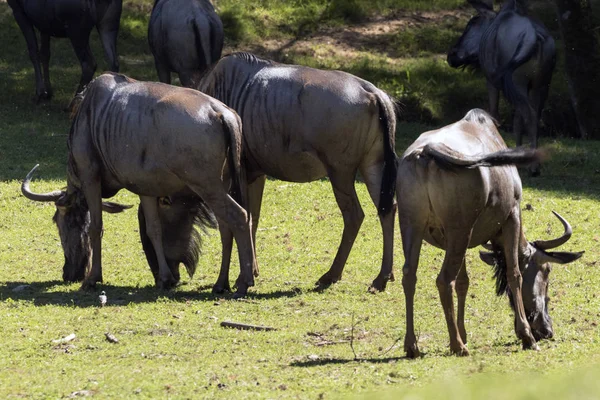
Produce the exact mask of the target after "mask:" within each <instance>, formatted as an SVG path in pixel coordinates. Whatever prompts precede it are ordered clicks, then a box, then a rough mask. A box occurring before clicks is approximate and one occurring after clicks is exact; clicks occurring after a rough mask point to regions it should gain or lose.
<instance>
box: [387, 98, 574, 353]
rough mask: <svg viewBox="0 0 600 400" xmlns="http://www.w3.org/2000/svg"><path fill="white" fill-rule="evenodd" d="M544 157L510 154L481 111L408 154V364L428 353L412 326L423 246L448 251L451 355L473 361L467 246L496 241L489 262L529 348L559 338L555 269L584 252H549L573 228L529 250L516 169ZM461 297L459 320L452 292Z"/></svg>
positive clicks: (401, 201) (404, 203)
mask: <svg viewBox="0 0 600 400" xmlns="http://www.w3.org/2000/svg"><path fill="white" fill-rule="evenodd" d="M538 157H539V150H533V149H527V150H523V149H522V148H516V149H507V147H506V145H505V143H504V141H503V140H502V137H501V136H500V135H499V134H498V131H497V130H496V126H495V124H494V122H493V120H492V118H491V117H490V116H489V114H487V113H486V112H485V111H482V110H478V109H474V110H471V111H469V112H468V113H467V115H466V116H465V117H464V118H463V119H462V120H460V121H458V122H456V123H454V124H451V125H448V126H445V127H443V128H441V129H437V130H434V131H429V132H425V133H423V134H422V135H421V136H420V137H419V138H418V139H417V140H416V141H415V142H414V143H413V144H412V145H411V146H410V147H409V148H408V149H407V150H406V152H405V153H404V154H403V155H402V157H401V159H400V162H399V165H398V180H397V196H398V216H399V219H400V232H401V234H402V247H403V250H404V256H405V259H406V260H405V264H404V268H403V277H402V286H403V287H404V295H405V297H406V336H405V339H404V349H405V351H406V353H407V356H408V357H416V356H418V355H419V349H418V347H417V341H416V337H415V331H414V323H413V299H414V294H415V284H416V281H417V276H416V273H417V266H418V263H419V253H420V250H421V244H422V242H423V240H426V241H427V242H428V243H430V244H432V245H434V246H436V247H439V248H441V249H443V250H445V251H446V255H445V257H444V262H443V264H442V269H441V271H440V274H439V275H438V278H437V287H438V290H439V293H440V300H441V303H442V307H443V308H444V314H445V316H446V323H447V325H448V332H449V334H450V350H451V351H452V353H455V354H458V355H468V354H469V352H468V350H467V348H466V346H465V344H466V343H467V334H466V330H465V321H464V317H465V314H464V312H465V300H466V297H467V290H468V288H469V277H468V275H467V269H466V265H465V252H466V251H467V248H470V247H475V246H479V245H481V244H485V243H487V242H488V241H491V249H493V252H491V253H483V252H482V253H481V258H482V259H483V260H484V261H485V262H487V263H490V264H493V265H495V276H496V280H497V282H496V288H497V293H498V294H499V295H500V294H504V293H507V294H508V296H509V298H510V299H511V300H510V304H511V306H512V307H513V309H514V312H515V331H516V334H517V336H518V337H519V338H520V339H521V340H522V342H523V347H524V348H530V349H537V348H538V346H537V344H536V339H537V340H539V339H542V338H546V337H551V336H552V334H553V332H552V320H551V319H550V316H549V315H548V308H547V305H548V278H549V273H550V269H551V266H550V263H551V262H553V263H559V264H565V263H569V262H572V261H574V260H577V259H578V258H579V257H581V255H582V254H583V252H581V253H567V252H550V251H547V250H549V249H552V248H555V247H558V246H560V245H561V244H563V243H565V242H566V241H567V240H569V238H570V236H571V233H572V230H571V227H570V225H569V224H568V222H567V221H566V220H564V219H563V218H562V217H560V216H559V215H558V214H556V216H557V217H558V218H559V219H560V221H561V222H562V224H563V226H564V228H565V233H564V234H563V235H562V236H561V237H559V238H557V239H554V240H548V241H541V240H539V241H535V242H529V241H527V239H525V236H524V234H523V226H522V223H521V208H520V201H521V191H522V189H521V179H520V178H519V174H518V172H517V168H516V167H515V166H514V164H527V163H530V162H534V161H536V160H537V159H538ZM453 288H454V289H455V290H456V295H457V298H458V314H457V315H455V311H454V302H453V293H452V289H453Z"/></svg>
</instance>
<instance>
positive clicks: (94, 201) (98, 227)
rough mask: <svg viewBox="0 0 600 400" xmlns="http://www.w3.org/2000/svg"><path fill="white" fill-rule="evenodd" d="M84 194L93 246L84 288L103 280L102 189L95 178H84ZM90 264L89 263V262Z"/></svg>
mask: <svg viewBox="0 0 600 400" xmlns="http://www.w3.org/2000/svg"><path fill="white" fill-rule="evenodd" d="M83 182H86V183H85V184H84V186H83V194H84V196H85V201H86V202H87V205H88V209H89V213H90V228H89V232H88V234H89V236H90V245H91V247H92V266H91V269H90V270H89V271H87V272H86V276H85V279H84V280H83V284H82V286H81V288H82V289H84V290H88V289H93V288H94V287H95V286H96V283H97V282H102V190H101V187H100V183H99V182H96V181H95V179H94V178H90V179H84V180H83ZM88 265H89V264H88Z"/></svg>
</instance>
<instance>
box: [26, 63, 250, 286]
mask: <svg viewBox="0 0 600 400" xmlns="http://www.w3.org/2000/svg"><path fill="white" fill-rule="evenodd" d="M68 148H69V159H68V170H67V190H66V191H59V192H53V193H50V194H47V195H36V194H34V193H31V191H30V190H29V188H28V187H29V179H30V175H29V176H28V178H27V179H26V180H25V182H24V184H23V193H24V194H25V195H26V196H27V197H29V198H31V199H33V200H42V201H54V202H55V204H56V207H57V211H56V214H55V220H56V223H57V225H58V229H59V233H60V236H61V241H62V245H63V250H64V252H65V266H64V268H63V271H64V272H65V276H66V277H67V279H68V280H72V279H78V278H79V277H80V276H81V275H82V272H81V271H82V270H87V271H88V272H87V273H86V276H85V280H84V282H83V287H84V288H87V287H92V286H94V285H95V284H96V282H101V281H102V269H101V263H100V261H101V258H100V257H101V256H100V254H101V253H100V250H101V233H102V208H103V204H102V198H103V197H104V198H108V197H112V196H114V195H115V194H116V193H117V192H118V191H119V190H120V189H123V188H125V189H127V190H130V191H131V192H133V193H136V194H138V195H139V196H140V200H141V205H142V207H143V213H144V217H145V222H146V226H145V228H146V233H147V235H148V237H149V239H150V242H151V243H152V245H153V248H154V251H155V253H156V259H157V260H158V265H159V272H158V275H159V276H158V279H157V283H158V286H159V287H162V288H168V287H170V286H172V285H173V284H174V283H175V278H174V276H173V274H172V272H171V271H170V268H169V265H168V263H167V260H166V257H165V255H168V254H169V251H168V250H166V251H165V250H164V246H165V245H168V244H169V241H168V240H166V241H165V242H164V243H165V244H163V240H162V232H163V231H162V224H163V222H162V221H161V219H160V217H159V200H158V199H159V198H161V197H168V196H171V195H191V196H197V197H199V198H200V199H201V200H202V201H203V202H205V203H206V205H207V206H208V207H209V208H210V209H211V210H212V211H213V213H214V215H215V216H216V218H217V220H218V222H219V224H220V225H225V224H226V225H227V226H228V227H229V228H230V229H232V230H233V231H234V236H235V239H236V242H237V244H238V250H239V256H240V268H241V273H240V278H239V279H238V282H237V285H238V292H239V293H240V294H245V293H246V291H247V288H248V287H249V286H252V285H253V284H254V282H253V276H252V272H253V268H254V249H253V246H252V235H251V232H250V220H249V216H248V215H247V213H246V211H245V210H244V208H243V206H244V203H245V201H244V197H245V193H246V182H245V179H244V171H243V165H241V155H240V153H241V121H240V119H239V117H238V116H237V114H236V113H235V112H234V111H233V110H231V109H230V108H228V107H226V106H225V105H223V104H222V103H221V102H219V101H217V100H215V99H213V98H211V97H209V96H207V95H205V94H203V93H200V92H198V91H195V90H192V89H186V88H178V87H174V86H170V85H165V84H162V83H151V82H137V81H134V80H132V79H130V78H127V77H126V76H123V75H118V74H104V75H101V76H100V77H98V78H96V79H95V80H94V81H93V82H92V83H91V84H90V85H89V87H88V88H87V89H86V92H85V95H84V98H83V100H82V103H81V105H80V106H79V109H78V111H77V114H76V116H75V119H74V121H73V124H72V126H71V132H70V134H69V139H68ZM224 168H226V169H228V173H229V174H230V176H231V181H232V183H231V191H232V195H231V196H230V195H228V193H227V190H226V187H225V186H226V184H227V183H226V182H223V178H222V175H223V169H224ZM240 204H241V205H240ZM90 255H91V268H90V267H89V266H90Z"/></svg>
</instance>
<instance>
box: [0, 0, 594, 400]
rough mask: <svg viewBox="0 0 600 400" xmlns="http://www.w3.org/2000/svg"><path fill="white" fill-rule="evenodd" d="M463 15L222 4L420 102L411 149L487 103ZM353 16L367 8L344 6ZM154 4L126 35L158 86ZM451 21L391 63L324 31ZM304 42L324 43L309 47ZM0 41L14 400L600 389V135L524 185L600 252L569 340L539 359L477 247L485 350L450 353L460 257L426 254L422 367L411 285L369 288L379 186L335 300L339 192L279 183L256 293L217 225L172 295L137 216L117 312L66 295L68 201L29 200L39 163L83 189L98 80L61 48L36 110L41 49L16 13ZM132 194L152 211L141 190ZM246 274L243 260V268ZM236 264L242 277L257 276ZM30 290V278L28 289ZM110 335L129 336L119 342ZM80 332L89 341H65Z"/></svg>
mask: <svg viewBox="0 0 600 400" xmlns="http://www.w3.org/2000/svg"><path fill="white" fill-rule="evenodd" d="M461 3H462V2H460V1H451V0H445V1H436V2H432V1H428V2H426V1H422V2H418V1H413V2H410V4H411V6H410V7H408V6H407V4H408V2H407V3H406V4H405V3H404V2H401V1H400V0H379V1H375V2H373V1H366V0H365V1H363V0H354V1H353V2H349V3H345V2H343V1H336V0H331V1H330V2H325V1H320V0H312V1H311V0H304V1H300V0H297V1H291V2H284V1H283V0H279V1H276V0H270V1H266V0H265V1H259V2H256V1H254V2H245V1H234V0H219V1H218V3H217V5H218V6H219V10H220V12H221V14H222V15H223V17H224V20H226V22H227V29H228V32H230V36H229V39H228V43H227V44H228V50H232V49H252V50H254V51H257V52H261V53H260V54H265V55H269V56H271V55H275V56H278V57H280V59H282V60H287V61H294V62H302V63H305V64H309V65H316V66H322V67H328V68H342V69H345V70H348V71H351V72H353V73H355V74H357V75H359V76H362V77H365V78H366V79H369V80H371V81H373V82H375V83H376V84H377V85H379V86H381V87H384V88H385V89H386V90H388V91H389V92H391V93H393V94H394V95H396V96H398V97H401V98H403V99H404V100H405V102H406V109H407V111H406V112H407V113H406V116H407V118H408V117H410V119H411V120H413V121H414V122H405V123H402V124H400V126H399V128H398V132H397V142H398V143H397V150H398V152H399V153H401V152H402V151H403V150H404V149H405V148H406V147H407V146H408V145H409V144H410V143H411V142H412V141H413V140H414V139H415V138H416V137H417V136H418V134H419V133H420V132H422V131H424V130H426V129H429V127H431V126H434V125H439V124H440V123H444V122H448V121H451V120H452V119H453V118H457V117H460V116H462V114H464V113H465V112H466V111H467V109H468V108H470V107H472V106H476V105H480V106H484V105H485V103H482V101H484V100H485V90H484V85H483V81H482V79H481V78H480V77H479V76H477V75H476V74H469V73H465V72H462V71H455V70H452V69H450V68H449V67H447V66H446V65H445V64H444V62H443V59H444V55H443V52H444V51H445V49H446V48H447V47H448V46H449V45H450V44H451V43H452V42H453V41H454V40H455V39H456V38H457V37H458V35H459V34H460V30H461V28H462V24H464V23H465V22H466V18H467V17H468V14H469V11H468V10H467V9H466V8H460V7H459V8H457V7H458V6H459V5H460V4H461ZM347 4H353V7H352V8H344V7H345V5H347ZM150 10H151V2H150V1H149V0H145V1H141V0H135V1H125V13H124V15H123V19H122V24H121V27H122V28H121V36H120V38H119V53H120V54H121V65H122V71H123V72H124V73H127V74H130V75H132V76H134V77H136V78H139V79H155V72H154V70H153V66H152V64H153V63H152V59H151V56H150V55H149V51H148V49H147V44H146V36H145V35H146V23H147V19H148V15H149V12H150ZM445 12H447V13H451V14H452V15H455V17H452V18H450V17H448V18H446V19H444V20H443V21H445V22H443V23H440V24H438V25H435V26H432V23H431V21H433V22H434V23H435V22H436V21H437V22H439V21H438V20H436V19H435V18H434V17H431V19H430V20H429V23H414V24H413V25H409V26H408V27H407V28H406V29H404V28H403V29H400V30H399V31H398V32H395V33H393V36H394V37H390V38H385V40H388V42H385V43H389V44H390V46H389V49H388V50H385V51H382V48H383V46H381V45H378V46H373V47H372V48H371V49H369V47H368V46H367V45H365V46H367V47H362V48H359V46H355V48H354V49H353V51H352V53H349V55H347V56H344V55H342V54H339V53H335V52H333V50H334V49H332V48H333V47H336V46H335V42H333V43H334V44H328V43H327V41H326V40H321V38H323V32H326V33H327V35H326V37H327V38H328V40H329V38H334V39H337V38H338V36H336V35H337V33H336V32H339V31H351V30H352V29H355V28H356V27H364V26H365V24H368V23H370V22H372V21H374V20H375V21H377V20H378V18H387V19H385V21H388V19H389V20H390V21H391V20H392V19H394V18H400V19H402V18H404V17H403V16H404V15H405V14H406V15H408V16H409V17H410V18H412V20H414V21H417V19H416V17H415V15H416V16H419V15H430V14H422V13H433V14H436V13H445ZM428 18H429V17H428ZM454 18H456V19H454ZM315 21H317V22H315ZM354 21H359V22H358V23H357V22H354ZM236 32H237V33H236ZM236 35H237V36H236ZM259 39H260V40H259ZM363 39H364V38H363ZM367 39H368V38H367ZM93 40H94V43H93V50H94V54H95V55H96V57H97V59H98V61H99V65H100V67H99V70H101V69H102V68H103V67H105V65H106V64H105V63H104V61H103V59H102V56H101V54H102V53H101V51H100V47H99V45H98V41H97V37H96V34H95V33H94V34H93ZM340 40H341V39H340ZM297 42H306V43H307V44H303V45H302V46H301V47H295V44H296V43H297ZM0 43H1V44H2V48H3V51H2V52H1V53H0V91H1V93H2V96H1V98H0V316H1V321H2V323H1V324H0V338H1V340H2V344H3V346H2V348H1V349H0V398H20V397H25V398H64V397H78V396H85V395H87V396H94V397H97V398H232V397H236V398H253V397H257V396H259V397H263V398H311V399H319V398H346V397H359V398H373V397H376V398H380V397H385V398H412V399H414V398H436V399H438V398H448V399H454V398H456V399H458V398H460V399H469V398H474V399H477V398H491V399H494V398H508V397H512V398H523V399H525V398H527V399H531V398H540V399H542V398H548V397H551V396H553V397H555V398H574V399H575V398H577V399H581V398H595V397H597V396H598V390H599V389H600V387H599V386H598V380H597V376H598V373H599V372H600V369H599V368H600V364H599V362H600V359H599V358H600V356H599V355H600V332H599V330H598V323H600V295H598V293H599V292H600V274H599V273H598V260H599V259H600V250H599V249H598V241H599V240H600V234H599V233H598V232H599V231H600V230H599V221H600V157H599V156H598V154H600V143H598V142H593V141H587V142H582V141H577V140H574V139H569V138H567V136H569V132H568V131H565V130H563V131H558V130H556V131H554V134H555V136H552V137H546V138H544V139H543V140H542V143H543V144H544V145H546V146H548V147H549V148H550V150H551V153H552V158H551V159H550V161H549V162H548V163H547V164H546V165H545V166H544V169H543V174H542V176H541V177H539V178H535V179H532V178H528V177H523V182H524V201H523V204H529V205H530V206H531V207H528V208H529V210H528V211H524V213H523V219H524V225H525V227H526V235H527V237H528V238H530V240H535V239H542V238H543V239H547V238H549V237H553V236H557V235H558V234H560V232H561V226H560V223H558V221H557V220H556V219H555V218H554V217H553V216H552V214H551V211H552V210H557V211H558V212H560V213H561V214H562V215H563V216H565V217H566V218H567V219H568V220H569V222H570V223H571V224H572V226H573V229H574V234H573V238H572V239H571V241H570V242H569V243H568V244H567V245H565V246H564V248H565V250H572V251H579V250H586V254H585V255H584V257H583V258H582V259H580V260H578V261H576V262H574V263H573V264H570V265H568V266H556V267H555V268H554V270H553V272H552V274H551V283H550V297H551V298H552V302H551V303H550V314H551V316H552V317H553V319H554V329H555V338H554V339H552V340H547V341H542V342H541V343H540V347H541V351H540V352H524V351H522V350H521V349H520V344H519V341H518V340H517V339H516V337H515V335H514V332H513V321H512V315H511V311H510V309H509V306H508V300H507V299H506V298H498V297H496V296H495V295H494V282H493V281H492V275H493V274H492V271H491V269H490V268H489V267H487V266H486V265H484V264H483V263H482V262H481V261H479V257H478V255H477V251H476V250H471V251H469V253H468V255H467V263H468V266H469V273H470V277H471V288H470V291H469V298H468V301H467V330H468V338H469V349H470V351H471V354H472V356H471V357H469V358H456V357H452V356H450V355H449V351H448V334H447V330H446V326H445V322H444V318H443V312H442V309H441V306H440V304H439V298H438V294H437V289H436V286H435V278H436V276H437V273H438V271H439V268H440V266H441V262H442V258H443V253H442V252H440V251H439V250H436V249H435V248H433V247H432V246H429V245H424V247H423V251H422V256H421V263H420V269H419V274H418V277H419V281H418V284H417V296H416V305H415V307H416V325H417V330H418V334H419V344H420V348H421V350H422V351H423V352H424V353H425V355H424V357H423V358H421V359H418V360H407V359H404V358H403V356H404V352H403V350H402V346H401V344H402V340H400V342H399V343H397V340H398V339H402V338H403V336H404V332H405V331H404V315H405V313H404V295H403V293H402V287H401V284H400V282H394V283H391V284H390V285H389V286H388V290H387V291H386V292H384V293H380V294H377V295H371V294H369V293H367V287H368V285H369V283H370V282H371V281H372V279H373V278H374V277H375V276H376V274H377V272H378V270H379V262H380V257H381V247H382V241H381V233H380V228H379V222H378V220H377V217H376V211H375V208H374V207H373V205H372V204H371V203H370V201H369V200H368V195H367V191H366V188H365V186H364V185H363V184H361V183H357V190H358V192H359V197H360V199H361V202H362V204H363V208H364V210H365V214H366V218H365V221H364V223H363V226H362V228H361V231H360V233H359V236H358V238H357V241H356V243H355V246H354V249H353V251H352V253H351V254H350V259H349V260H348V264H347V266H346V270H345V274H344V279H343V280H342V281H341V282H339V283H338V284H336V285H334V286H332V287H331V288H329V289H328V290H326V291H324V292H315V291H314V290H313V284H314V282H316V280H317V279H318V278H319V277H320V276H321V274H322V273H324V272H325V271H326V270H327V268H329V265H330V263H331V261H332V259H333V257H334V255H335V251H336V249H337V246H338V242H339V239H340V237H341V230H342V218H341V215H340V213H339V211H338V209H337V206H336V204H335V200H334V197H333V194H332V192H331V189H330V185H329V183H328V182H327V181H318V182H314V183H311V184H290V183H287V182H281V181H276V180H269V181H268V182H267V187H266V190H265V199H264V203H263V213H262V218H261V225H260V227H259V233H258V239H257V254H258V261H259V264H260V268H261V276H260V277H259V278H258V279H257V282H256V283H257V285H256V287H255V288H252V289H251V291H250V293H251V294H250V295H249V296H248V298H247V299H245V300H242V301H235V300H231V299H230V298H229V296H223V297H220V296H219V297H215V296H213V295H212V294H211V292H210V287H211V285H212V284H213V283H214V281H215V280H216V277H217V273H218V267H219V264H220V250H219V249H220V241H219V237H218V233H217V232H216V231H212V232H210V234H209V235H208V236H207V237H206V240H205V245H204V255H203V257H202V258H201V260H200V263H199V266H198V269H197V274H196V276H194V278H193V279H189V278H187V277H186V278H184V279H183V280H184V283H183V285H182V286H180V287H178V288H177V289H176V290H174V291H171V292H161V291H158V290H156V289H155V288H154V287H153V280H152V276H151V274H150V271H149V269H148V267H147V265H146V261H145V258H144V255H143V252H142V249H141V245H140V243H139V239H138V232H137V218H136V214H135V211H134V210H129V211H126V212H125V213H123V214H121V215H107V216H105V234H104V238H103V266H104V279H105V283H104V284H102V285H100V287H99V290H104V291H106V293H107V295H108V299H109V300H108V305H107V306H106V307H102V308H101V307H98V292H91V293H87V292H81V291H79V285H78V284H64V283H62V282H61V281H60V277H61V266H62V263H63V255H62V249H61V245H60V241H59V239H58V235H57V231H56V227H55V226H53V224H52V221H51V218H52V215H53V213H54V206H52V205H50V204H40V203H32V202H31V201H29V200H26V199H25V198H23V196H22V195H21V194H20V188H19V185H20V180H21V179H23V177H24V176H25V174H26V173H27V172H28V171H29V170H30V169H31V167H32V166H33V165H34V164H36V163H40V164H41V166H40V168H39V170H38V173H37V176H38V177H39V178H37V179H36V180H34V182H33V184H32V187H33V188H34V189H35V190H39V191H44V190H52V189H57V188H60V187H63V186H64V185H65V162H66V146H65V144H66V134H67V132H68V127H69V122H68V118H67V115H66V114H65V113H63V112H62V111H61V110H62V108H63V107H64V106H65V105H66V104H67V103H68V101H69V99H70V95H71V94H72V91H73V90H74V88H75V86H76V83H77V81H78V79H79V65H78V63H77V62H76V59H75V57H74V55H73V53H72V50H71V48H70V46H69V45H68V43H66V42H65V41H64V40H63V41H54V43H53V45H52V53H53V56H52V60H51V74H52V82H53V85H54V88H55V98H54V99H53V101H52V102H51V103H47V104H42V105H39V106H36V105H34V104H32V102H31V97H32V95H33V91H34V85H33V73H32V68H31V64H30V62H29V60H28V57H27V53H26V51H25V43H24V40H23V39H22V37H21V34H20V32H19V30H18V28H17V26H16V24H15V23H14V21H13V20H12V15H11V13H10V10H9V8H8V6H7V5H6V3H4V2H2V1H0ZM361 43H367V44H368V43H372V42H369V41H368V40H367V41H365V42H361ZM342 44H343V43H342ZM340 46H341V45H340ZM553 85H555V86H556V90H555V91H554V92H553V93H554V95H553V97H552V98H551V102H552V101H553V102H554V103H552V104H558V105H561V104H562V103H561V101H562V100H561V98H560V96H559V95H560V93H561V89H560V88H561V87H563V86H564V85H565V83H564V79H561V78H558V79H555V80H554V82H553ZM553 90H554V87H553ZM557 93H558V94H557ZM563 100H564V99H563ZM504 112H505V115H508V114H507V110H504ZM556 126H558V125H556ZM507 138H508V140H509V141H510V140H511V139H510V136H509V135H507ZM116 200H117V201H120V202H123V203H127V204H134V205H137V203H138V199H137V197H136V196H134V195H132V194H131V193H127V192H122V193H119V195H118V196H116ZM394 255H395V270H396V273H397V276H399V274H400V269H401V267H402V263H403V256H402V252H401V247H400V235H399V232H398V230H397V231H396V247H395V254H394ZM236 263H237V260H235V259H234V261H233V264H232V265H233V266H236V265H237V264H236ZM232 271H233V273H232V276H233V277H235V275H236V272H237V267H234V268H233V270H232ZM21 285H28V286H27V287H25V288H24V289H23V290H20V291H15V289H16V288H17V287H19V286H21ZM224 320H232V321H237V322H243V323H254V324H262V325H268V326H272V327H275V328H277V330H276V331H271V332H251V331H238V330H231V329H225V328H223V327H221V326H220V323H221V322H222V321H224ZM106 332H109V333H112V334H113V335H114V336H116V337H117V338H118V339H119V343H116V344H114V343H110V342H108V341H107V340H106V338H105V333H106ZM72 333H74V334H75V335H76V338H75V339H74V340H73V341H70V342H68V343H62V344H61V343H54V342H53V340H57V339H60V338H63V337H66V336H67V335H70V334H72Z"/></svg>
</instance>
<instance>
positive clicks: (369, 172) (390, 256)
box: [360, 163, 397, 292]
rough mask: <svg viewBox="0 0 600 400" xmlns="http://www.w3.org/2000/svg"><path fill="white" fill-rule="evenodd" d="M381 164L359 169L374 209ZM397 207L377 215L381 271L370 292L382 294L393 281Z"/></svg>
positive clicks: (377, 203)
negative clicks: (379, 233) (379, 231)
mask: <svg viewBox="0 0 600 400" xmlns="http://www.w3.org/2000/svg"><path fill="white" fill-rule="evenodd" d="M382 170H383V163H381V164H376V165H373V166H372V167H370V168H361V170H360V174H361V175H362V177H363V179H364V180H365V184H366V185H367V189H368V190H369V195H370V196H371V199H372V200H373V204H375V207H377V206H378V205H379V197H380V193H381V179H382V175H383V173H382ZM396 208H397V205H396V204H395V203H394V206H393V208H392V211H391V212H389V213H387V214H385V215H379V223H380V225H381V231H382V232H383V256H382V260H381V270H380V271H379V275H377V277H376V278H375V279H374V280H373V283H372V284H371V287H370V289H369V290H370V291H379V292H382V291H384V290H385V287H386V285H387V282H388V281H392V282H393V281H394V271H393V264H394V220H395V218H396Z"/></svg>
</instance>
